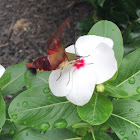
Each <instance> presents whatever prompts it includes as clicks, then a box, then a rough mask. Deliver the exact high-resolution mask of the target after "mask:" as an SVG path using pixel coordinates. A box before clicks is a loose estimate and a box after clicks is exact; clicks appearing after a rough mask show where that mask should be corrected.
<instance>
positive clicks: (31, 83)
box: [24, 71, 50, 89]
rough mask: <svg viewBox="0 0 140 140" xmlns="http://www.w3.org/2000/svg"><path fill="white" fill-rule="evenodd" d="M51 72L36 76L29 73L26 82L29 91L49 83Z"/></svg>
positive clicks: (25, 77) (25, 76)
mask: <svg viewBox="0 0 140 140" xmlns="http://www.w3.org/2000/svg"><path fill="white" fill-rule="evenodd" d="M49 75H50V72H38V73H37V75H36V76H34V75H32V74H31V73H30V72H29V71H27V72H26V73H25V75H24V82H25V86H26V88H27V89H29V88H32V87H36V86H40V85H43V84H45V83H48V79H49Z"/></svg>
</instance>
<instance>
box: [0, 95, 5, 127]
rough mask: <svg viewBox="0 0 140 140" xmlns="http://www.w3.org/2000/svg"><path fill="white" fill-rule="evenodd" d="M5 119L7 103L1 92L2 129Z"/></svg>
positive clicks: (0, 119) (0, 118) (0, 116)
mask: <svg viewBox="0 0 140 140" xmlns="http://www.w3.org/2000/svg"><path fill="white" fill-rule="evenodd" d="M5 119H6V112H5V101H4V99H3V97H2V95H1V92H0V128H2V126H3V125H4V123H5Z"/></svg>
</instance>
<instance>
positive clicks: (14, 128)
mask: <svg viewBox="0 0 140 140" xmlns="http://www.w3.org/2000/svg"><path fill="white" fill-rule="evenodd" d="M24 128H25V126H23V125H17V124H15V123H14V122H11V121H10V120H7V121H6V122H5V124H4V126H3V127H2V131H1V133H0V135H5V134H10V132H14V134H13V135H15V134H17V133H18V132H19V131H21V130H22V129H24ZM10 135H11V134H10ZM13 135H11V136H13Z"/></svg>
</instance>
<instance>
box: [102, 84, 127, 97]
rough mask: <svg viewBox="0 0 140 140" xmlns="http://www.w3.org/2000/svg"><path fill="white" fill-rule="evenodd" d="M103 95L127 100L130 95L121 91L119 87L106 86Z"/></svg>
mask: <svg viewBox="0 0 140 140" xmlns="http://www.w3.org/2000/svg"><path fill="white" fill-rule="evenodd" d="M103 95H108V96H112V97H116V98H127V97H128V93H127V92H125V91H123V90H121V89H120V88H119V87H115V86H111V85H105V91H104V93H103Z"/></svg>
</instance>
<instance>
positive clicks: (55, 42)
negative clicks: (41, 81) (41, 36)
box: [26, 18, 78, 74]
mask: <svg viewBox="0 0 140 140" xmlns="http://www.w3.org/2000/svg"><path fill="white" fill-rule="evenodd" d="M67 26H69V18H67V19H66V20H65V21H64V22H63V23H62V24H61V25H60V27H59V28H58V29H57V30H56V32H55V34H54V36H53V37H52V38H51V39H50V40H49V42H48V46H47V50H46V56H42V57H38V58H36V59H35V60H29V61H28V62H27V63H26V67H27V68H28V69H29V70H30V72H31V73H32V74H36V73H37V71H52V70H56V69H59V68H63V67H65V66H67V65H70V64H71V63H73V61H72V60H74V58H76V57H78V56H77V55H76V54H70V53H66V52H65V47H64V45H63V42H62V39H63V34H64V31H65V29H66V27H67Z"/></svg>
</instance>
